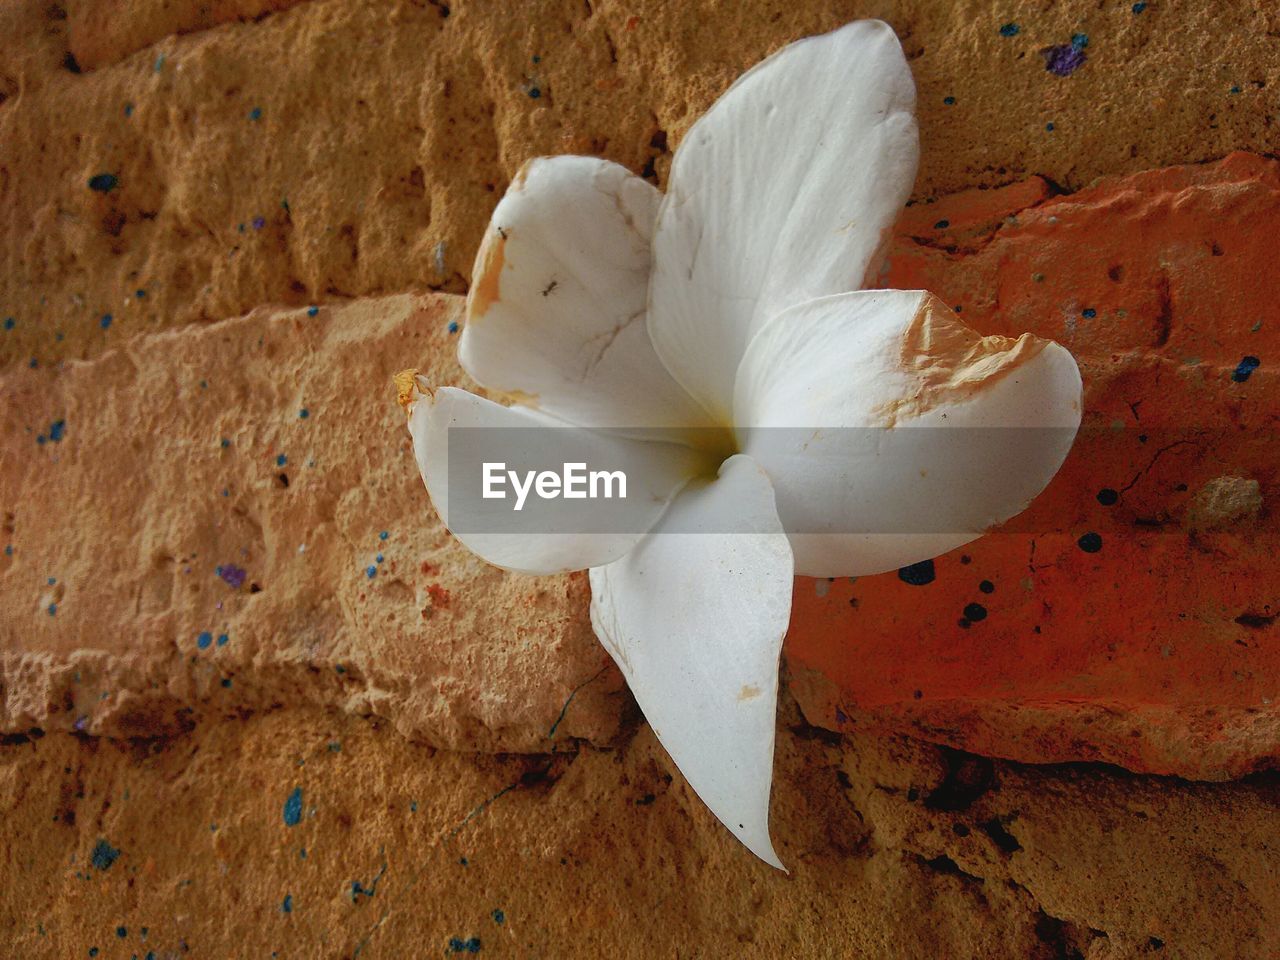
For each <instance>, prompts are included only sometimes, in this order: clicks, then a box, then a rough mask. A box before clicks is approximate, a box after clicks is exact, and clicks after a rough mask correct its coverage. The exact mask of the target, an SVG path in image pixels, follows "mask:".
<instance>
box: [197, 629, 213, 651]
mask: <svg viewBox="0 0 1280 960" xmlns="http://www.w3.org/2000/svg"><path fill="white" fill-rule="evenodd" d="M211 643H213V634H212V633H210V632H209V631H208V630H205V631H204V632H203V633H201V634H200V636H198V637H196V646H197V647H199V648H200V649H201V650H208V649H209V645H210V644H211Z"/></svg>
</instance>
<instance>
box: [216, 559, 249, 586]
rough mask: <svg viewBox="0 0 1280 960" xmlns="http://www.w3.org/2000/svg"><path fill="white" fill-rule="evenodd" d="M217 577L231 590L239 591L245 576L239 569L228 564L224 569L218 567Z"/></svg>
mask: <svg viewBox="0 0 1280 960" xmlns="http://www.w3.org/2000/svg"><path fill="white" fill-rule="evenodd" d="M218 576H220V577H221V578H222V579H223V580H224V581H225V582H226V584H227V586H229V587H230V588H231V589H232V590H239V589H240V588H241V587H242V586H243V585H244V578H245V576H246V574H245V572H244V570H242V569H241V568H240V567H237V566H236V565H235V564H233V563H228V564H227V565H226V566H225V567H218Z"/></svg>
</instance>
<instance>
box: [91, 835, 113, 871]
mask: <svg viewBox="0 0 1280 960" xmlns="http://www.w3.org/2000/svg"><path fill="white" fill-rule="evenodd" d="M118 859H120V851H119V850H117V849H116V848H115V847H113V846H112V845H111V844H109V843H107V841H106V840H99V841H98V842H97V844H95V845H94V848H93V853H91V854H89V862H90V863H92V864H93V865H94V866H95V867H97V868H98V869H99V870H109V869H111V865H112V864H113V863H115V862H116V861H117V860H118Z"/></svg>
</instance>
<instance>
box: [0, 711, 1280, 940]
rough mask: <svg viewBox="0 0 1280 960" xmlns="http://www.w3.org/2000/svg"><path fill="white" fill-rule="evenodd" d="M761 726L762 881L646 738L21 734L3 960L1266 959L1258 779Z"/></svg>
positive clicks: (302, 727)
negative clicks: (547, 749) (555, 742)
mask: <svg viewBox="0 0 1280 960" xmlns="http://www.w3.org/2000/svg"><path fill="white" fill-rule="evenodd" d="M781 719H782V725H781V727H780V731H781V735H780V737H779V747H778V779H777V784H778V785H777V788H776V792H775V798H774V803H773V810H774V814H773V817H774V834H775V837H776V839H777V841H778V850H779V852H780V854H781V856H782V858H783V859H784V860H785V861H786V862H787V864H788V866H789V867H790V871H791V872H790V874H782V873H780V872H777V871H774V870H772V869H771V868H769V867H767V866H765V865H764V864H761V863H759V862H758V861H754V860H753V859H752V858H751V857H750V855H749V854H745V853H744V851H743V850H742V849H741V847H739V846H738V845H737V843H736V841H734V840H733V838H732V837H731V836H730V835H729V834H728V833H727V832H726V831H725V830H724V829H723V828H721V827H720V826H719V824H717V823H716V822H715V820H714V819H713V818H712V817H711V816H710V814H709V813H707V811H706V809H705V808H704V807H703V806H702V805H701V803H700V802H699V801H698V800H697V799H696V798H695V797H694V796H693V795H692V793H691V792H690V791H689V789H688V787H687V786H686V785H685V783H684V782H683V780H682V779H681V778H680V776H679V775H678V773H676V771H675V770H674V768H673V767H671V765H670V762H669V761H668V759H667V758H666V755H665V754H664V752H663V751H662V749H661V747H660V746H659V745H658V744H657V741H656V740H655V739H654V737H653V736H652V734H651V733H650V732H649V731H648V729H647V728H641V730H640V731H639V732H638V733H637V734H636V735H635V736H634V737H632V738H630V739H629V740H628V741H627V742H626V743H625V744H624V745H623V746H621V747H620V748H619V749H618V750H616V751H601V750H596V749H590V748H587V749H583V750H581V751H580V752H571V753H561V754H556V755H542V756H522V757H515V756H508V757H494V756H486V755H477V754H463V753H456V752H450V751H444V752H435V751H432V750H431V749H430V748H428V747H425V746H421V745H413V744H410V743H408V742H406V741H405V740H404V738H402V737H401V736H399V735H398V734H396V733H395V732H394V731H391V730H388V729H379V727H378V725H377V724H371V723H369V722H368V721H365V720H360V719H355V718H344V717H342V716H336V715H324V714H319V713H316V712H314V711H311V710H307V709H305V708H291V709H290V710H288V711H277V712H274V713H269V714H256V715H254V716H251V717H247V718H245V719H243V720H240V721H237V722H235V723H230V722H228V723H214V724H208V725H205V726H202V727H200V728H199V729H198V730H197V731H195V732H193V733H192V734H190V735H187V736H184V737H179V738H177V739H174V740H168V741H153V742H145V741H134V742H127V741H112V740H107V739H102V738H93V737H82V738H75V737H69V736H65V735H60V734H49V735H47V736H45V737H44V738H43V739H39V740H35V741H32V742H29V743H18V744H13V745H11V746H9V747H7V748H5V749H4V750H3V751H2V752H0V787H3V789H0V851H3V854H2V856H3V859H2V860H0V865H2V866H3V869H4V871H5V872H6V874H7V875H8V876H10V877H17V878H19V879H20V882H17V883H7V884H5V886H4V888H3V889H4V893H3V894H0V924H2V925H3V928H4V929H5V930H6V945H7V946H8V947H10V948H11V949H12V951H13V954H12V955H14V956H22V957H59V958H62V957H84V956H87V955H88V951H89V950H91V949H92V948H94V947H97V948H98V949H99V951H100V952H99V953H98V956H100V957H129V956H131V955H133V954H137V955H138V956H139V957H142V956H145V955H146V952H148V951H154V955H155V957H182V956H207V955H212V956H225V955H231V956H269V955H270V953H271V952H273V951H274V952H276V953H277V954H278V956H280V957H287V956H307V957H310V956H325V957H356V956H359V957H361V958H369V957H388V958H390V957H421V956H442V955H443V956H450V955H455V954H459V953H462V954H466V953H468V952H470V951H469V948H467V947H466V944H468V943H470V942H471V941H473V939H474V940H478V941H479V947H480V955H481V956H499V957H539V956H559V955H564V954H568V953H573V954H575V955H585V956H603V955H609V956H617V957H624V958H643V957H653V956H663V957H694V956H733V957H739V956H740V957H778V956H803V957H828V956H829V957H847V956H874V957H884V958H893V960H918V958H921V957H992V958H1006V957H1018V958H1030V960H1056V958H1062V957H1087V958H1089V960H1137V958H1147V960H1150V958H1163V957H1206V958H1208V957H1222V956H1230V957H1239V958H1245V960H1253V958H1264V957H1270V956H1274V955H1275V953H1276V951H1277V950H1280V935H1278V933H1277V931H1280V913H1278V911H1280V889H1277V877H1276V870H1275V858H1276V851H1277V847H1280V819H1278V818H1277V817H1276V816H1275V810H1276V806H1277V803H1278V802H1280V793H1278V792H1277V788H1276V784H1275V783H1274V782H1270V781H1267V782H1251V783H1236V784H1199V785H1180V786H1178V785H1174V784H1173V783H1171V782H1169V781H1165V780H1161V779H1157V778H1133V777H1128V776H1123V775H1120V774H1117V773H1114V772H1109V771H1107V770H1105V769H1073V768H1043V769H1034V768H1022V767H1018V766H1016V765H1009V764H1006V763H1002V762H999V761H995V762H993V761H990V760H985V759H983V758H980V757H972V756H967V755H964V754H957V753H953V752H950V751H945V750H941V749H939V748H935V747H926V746H920V745H918V744H912V743H910V742H906V741H899V740H893V739H880V738H870V737H862V736H855V737H850V738H845V739H843V740H840V739H838V738H834V737H831V736H830V735H823V734H822V733H821V731H815V730H814V729H813V728H810V727H807V726H806V725H804V724H803V723H802V722H801V721H800V720H799V715H798V713H797V712H796V711H795V709H794V706H793V705H787V704H784V708H783V715H782V718H781ZM295 791H298V792H297V793H296V794H295ZM295 796H296V799H295V800H294V801H293V804H292V805H290V799H291V798H293V797H295ZM293 821H296V822H293ZM291 822H293V825H290V823H291ZM122 929H123V931H124V932H123V934H121V933H120V931H121V930H122ZM460 947H461V948H460Z"/></svg>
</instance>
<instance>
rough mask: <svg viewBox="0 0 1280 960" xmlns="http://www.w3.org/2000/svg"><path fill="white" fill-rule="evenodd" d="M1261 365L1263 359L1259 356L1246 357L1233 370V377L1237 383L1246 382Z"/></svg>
mask: <svg viewBox="0 0 1280 960" xmlns="http://www.w3.org/2000/svg"><path fill="white" fill-rule="evenodd" d="M1261 365H1262V361H1261V360H1259V359H1258V358H1257V357H1244V358H1243V359H1242V360H1241V361H1240V362H1239V363H1238V364H1236V368H1235V370H1233V371H1232V372H1231V379H1232V380H1234V381H1235V382H1236V383H1244V382H1245V381H1246V380H1248V379H1249V377H1251V376H1252V375H1253V371H1255V370H1257V369H1258V367H1260V366H1261Z"/></svg>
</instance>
